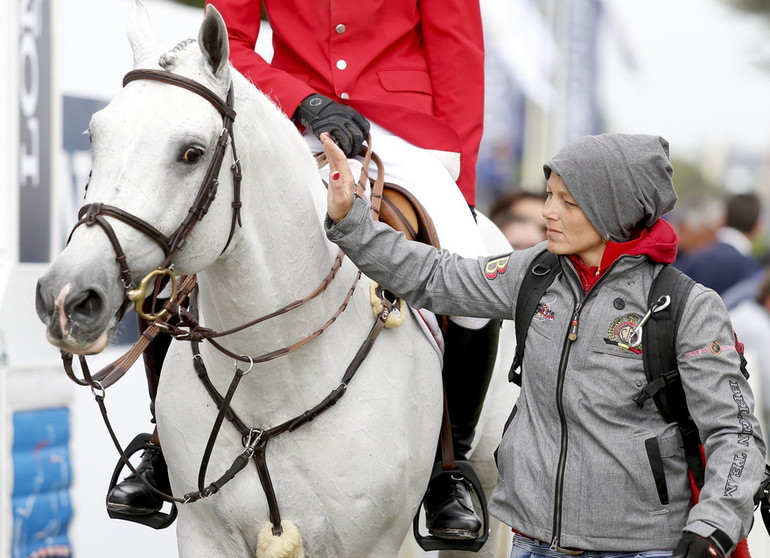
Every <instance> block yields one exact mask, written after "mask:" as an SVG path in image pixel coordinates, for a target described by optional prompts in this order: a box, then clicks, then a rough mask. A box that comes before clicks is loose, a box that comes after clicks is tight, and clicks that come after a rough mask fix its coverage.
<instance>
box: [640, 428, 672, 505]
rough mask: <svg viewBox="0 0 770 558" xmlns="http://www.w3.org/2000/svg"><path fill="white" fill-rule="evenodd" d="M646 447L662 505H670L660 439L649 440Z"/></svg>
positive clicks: (646, 441) (645, 444) (645, 443)
mask: <svg viewBox="0 0 770 558" xmlns="http://www.w3.org/2000/svg"><path fill="white" fill-rule="evenodd" d="M644 447H645V449H646V450H647V460H648V461H649V463H650V469H651V470H652V478H653V479H654V480H655V489H656V490H657V491H658V498H659V499H660V503H661V504H662V505H664V506H667V505H668V486H667V485H666V471H665V470H664V468H663V456H662V455H661V452H660V445H659V444H658V438H657V437H653V438H647V439H646V440H645V441H644Z"/></svg>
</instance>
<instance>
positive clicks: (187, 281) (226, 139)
mask: <svg viewBox="0 0 770 558" xmlns="http://www.w3.org/2000/svg"><path fill="white" fill-rule="evenodd" d="M138 79H149V80H155V81H161V82H164V83H169V84H172V85H175V86H179V87H183V88H185V89H187V90H189V91H191V92H193V93H195V94H197V95H200V96H201V97H203V98H204V99H206V100H207V101H209V102H210V103H211V104H212V105H213V106H214V107H215V108H216V109H217V110H218V111H219V112H220V114H221V115H222V121H223V129H222V132H221V133H220V135H219V138H218V140H217V145H216V149H215V151H214V154H213V156H212V160H211V163H210V164H209V167H208V169H207V171H206V175H205V177H204V179H203V182H202V184H201V186H200V189H199V191H198V194H197V196H196V198H195V200H194V202H193V204H192V206H191V207H190V209H189V210H188V215H187V217H186V218H185V219H184V221H183V222H182V223H181V224H180V225H179V226H178V227H177V229H176V230H175V231H174V232H173V233H172V234H171V235H168V236H167V235H165V234H164V233H162V232H161V231H159V230H158V229H157V228H155V227H154V226H152V225H151V224H149V223H147V222H146V221H144V220H143V219H141V218H139V217H136V216H135V215H132V214H131V213H128V212H126V211H124V210H122V209H120V208H117V207H114V206H111V205H107V204H101V203H92V204H87V205H85V206H84V207H82V208H81V210H80V212H79V215H78V219H79V220H78V222H77V223H76V224H75V226H74V227H73V231H72V232H74V230H75V229H76V228H77V227H79V226H81V225H83V224H85V225H86V226H94V225H98V226H99V227H101V228H102V229H103V231H104V232H105V234H106V235H107V237H108V239H109V241H110V243H111V245H112V247H113V250H114V251H115V254H116V261H117V262H118V265H119V268H120V280H121V282H122V283H123V285H124V288H125V291H126V296H127V297H128V298H129V299H130V300H133V301H134V303H135V305H136V310H137V313H139V314H140V315H141V316H142V317H144V318H145V319H147V320H148V322H149V324H148V327H147V328H146V329H145V330H144V331H143V332H142V335H141V337H140V338H139V340H138V341H137V342H136V343H135V344H134V345H133V346H132V347H131V349H129V351H128V352H127V353H125V354H124V355H123V356H122V357H120V358H119V359H117V360H116V361H114V362H113V363H111V364H109V365H107V366H106V367H105V368H103V369H102V370H100V371H99V372H97V373H96V374H93V375H92V374H91V373H90V371H89V369H88V365H87V363H86V359H85V357H84V356H82V355H81V356H80V357H79V360H80V366H81V369H82V372H83V378H82V379H81V378H78V377H77V375H76V374H75V372H74V369H73V362H72V361H73V355H72V354H70V353H66V352H64V351H62V360H63V364H64V368H65V371H66V373H67V375H68V376H69V377H70V379H71V380H72V381H74V382H75V383H77V384H79V385H83V386H86V385H87V386H90V387H91V391H92V393H93V395H94V397H95V399H96V401H97V404H98V405H99V409H100V411H101V414H102V418H103V420H104V422H105V425H106V427H107V430H108V432H109V434H110V437H111V439H112V441H113V444H114V445H115V448H116V449H117V451H118V453H119V454H120V456H121V460H122V461H123V463H124V464H125V465H126V466H128V468H129V469H130V470H131V472H132V473H133V474H134V475H135V476H136V477H137V478H138V479H140V480H141V481H142V482H143V483H144V484H145V485H146V486H147V487H148V488H150V489H151V490H152V491H153V492H155V493H157V494H160V495H161V496H162V497H163V498H164V499H166V500H167V501H169V502H172V505H173V503H180V504H184V503H190V502H194V501H197V500H199V499H202V498H207V497H209V496H211V495H213V494H216V493H217V492H218V491H219V490H220V489H221V488H222V486H224V485H225V484H226V483H227V482H229V481H230V480H231V479H232V478H234V477H235V475H236V474H237V473H238V472H240V471H241V470H242V469H244V468H245V467H246V465H247V464H248V462H249V460H250V459H253V460H254V462H255V465H256V468H257V473H258V476H259V479H260V483H261V485H262V487H263V490H264V492H265V495H266V498H267V502H268V509H269V515H270V521H271V523H272V532H273V535H275V536H279V535H280V534H281V533H282V527H281V516H280V511H279V509H278V502H277V498H276V496H275V491H274V489H273V485H272V481H271V479H270V473H269V471H268V467H267V462H266V456H265V454H266V449H267V443H268V441H269V440H270V439H272V438H274V437H276V436H278V435H280V434H283V433H284V432H292V431H294V430H296V429H297V428H299V427H301V426H303V425H304V424H306V423H308V422H310V421H312V420H313V419H314V418H316V417H317V416H318V415H320V414H321V413H323V412H324V411H325V410H327V409H329V408H330V407H331V406H333V405H335V404H336V403H337V401H338V400H339V399H340V398H341V397H342V396H343V395H344V394H345V393H346V392H347V386H348V384H349V383H350V381H351V380H352V379H353V377H354V376H355V374H356V372H357V371H358V369H359V368H360V366H361V364H362V363H363V361H364V359H365V358H366V357H367V356H368V354H369V352H370V351H371V348H372V346H373V344H374V342H375V340H376V339H377V337H378V335H379V334H380V332H381V331H382V329H383V328H384V326H385V321H386V320H387V317H388V315H389V314H390V311H391V310H392V308H393V303H391V302H390V301H389V300H388V299H387V298H386V297H385V296H384V295H382V296H381V297H380V298H381V302H382V311H381V312H380V313H379V314H378V315H377V317H376V319H375V322H374V325H373V326H372V327H371V329H370V331H369V333H368V335H367V337H366V339H365V340H364V341H363V343H362V344H361V346H360V347H359V349H358V351H357V352H356V354H355V356H354V357H353V359H352V360H351V362H350V363H349V364H348V366H347V368H346V369H345V372H344V374H343V376H342V379H341V380H340V383H339V384H338V385H337V387H335V388H334V389H333V390H332V391H331V392H330V393H329V394H328V395H327V396H326V397H325V398H324V399H323V400H322V401H321V402H319V403H318V404H317V405H315V406H314V407H312V408H311V409H309V410H306V411H305V412H303V413H302V414H300V415H297V416H296V417H294V418H292V419H289V420H287V421H285V422H283V423H281V424H279V425H276V426H273V427H270V428H265V429H263V428H254V427H249V426H247V425H246V424H245V423H244V422H243V421H242V420H241V419H240V418H239V417H238V416H237V415H236V413H235V412H234V411H233V410H232V408H231V407H230V403H231V401H232V399H233V397H234V395H235V392H236V390H237V388H238V385H239V383H240V381H241V379H242V378H243V376H245V375H247V374H249V373H250V372H251V370H252V367H253V365H254V364H256V363H261V362H267V361H270V360H273V359H275V358H278V357H280V356H284V355H287V354H289V353H291V352H293V351H296V350H297V349H299V348H300V347H303V346H304V345H306V344H307V343H309V342H310V341H312V340H313V339H315V338H316V337H318V336H319V335H321V334H322V333H323V332H324V331H325V330H326V329H327V328H328V327H329V326H331V324H332V323H333V322H334V321H335V320H336V319H337V318H338V317H339V316H340V314H342V312H344V311H345V309H346V308H347V306H348V303H349V301H350V299H351V298H352V296H353V293H354V291H355V288H356V285H357V283H358V281H359V279H360V278H361V272H360V271H358V272H357V273H356V276H355V278H354V281H353V284H352V286H351V287H350V289H349V290H348V292H347V293H346V295H345V297H344V299H343V301H342V303H341V304H340V306H339V307H338V309H337V310H336V312H335V313H334V314H333V315H332V316H331V317H330V318H329V319H328V320H327V321H326V322H325V323H324V324H323V325H322V326H321V327H320V328H318V329H317V330H315V331H314V332H312V333H311V334H309V335H307V336H306V337H304V338H302V339H300V340H299V341H297V342H295V343H293V344H291V345H289V346H287V347H283V348H281V349H277V350H274V351H270V352H267V353H264V354H262V355H259V356H255V357H250V356H244V355H239V354H236V353H233V352H231V351H230V350H228V349H226V348H225V347H223V346H222V345H221V344H220V343H219V342H217V341H215V340H214V339H215V338H217V337H223V336H227V335H231V334H233V333H236V332H238V331H242V330H244V329H246V328H249V327H252V326H254V325H256V324H258V323H261V322H264V321H267V320H269V319H271V318H274V317H276V316H279V315H282V314H285V313H287V312H289V311H291V310H294V309H296V308H299V307H300V306H302V305H303V304H305V303H306V302H308V301H309V300H312V299H313V298H315V297H316V296H318V295H319V294H321V293H322V292H324V291H325V290H326V288H327V287H328V286H329V284H331V282H332V281H333V280H334V278H335V276H336V274H337V272H338V271H339V269H340V268H341V267H342V260H343V259H344V254H343V253H342V251H341V250H340V251H339V252H338V253H337V256H336V257H335V260H334V263H333V265H332V268H331V269H330V270H329V272H328V273H327V275H326V276H325V277H324V278H323V279H322V280H321V283H320V284H319V285H318V286H317V287H316V288H315V289H314V290H313V291H312V292H311V293H310V294H308V295H307V296H305V297H304V298H301V299H298V300H295V301H293V302H291V303H289V304H287V305H285V306H283V307H281V308H279V309H278V310H275V311H273V312H271V313H269V314H266V315H264V316H262V317H260V318H257V319H255V320H252V321H250V322H247V323H245V324H243V325H240V326H237V327H234V328H232V329H229V330H226V331H221V332H215V331H212V330H210V329H208V328H204V327H202V326H201V325H200V324H199V322H198V319H197V279H196V277H195V276H194V275H189V276H184V277H183V278H182V281H181V284H180V285H179V287H178V288H177V283H176V276H175V275H174V274H173V272H172V271H171V267H172V264H171V262H172V260H173V257H174V256H175V255H176V253H177V252H178V251H179V250H181V249H182V248H183V247H184V244H185V243H186V241H187V238H188V237H189V236H190V234H191V233H192V231H193V229H194V227H195V226H196V225H197V223H198V222H200V221H201V220H202V219H203V217H204V216H205V215H206V213H207V212H208V209H209V207H210V205H211V203H212V202H213V200H214V198H215V196H216V192H217V188H218V185H219V181H218V176H219V172H220V169H221V165H222V161H223V159H224V155H225V151H226V149H227V145H228V143H230V144H231V146H232V151H233V160H234V163H233V165H232V166H231V172H232V174H233V202H232V209H233V215H232V220H231V226H230V233H229V236H228V239H227V242H226V243H225V247H224V248H223V249H222V253H223V252H224V251H225V250H226V249H227V247H228V246H229V245H230V242H231V241H232V239H233V236H234V233H235V227H236V225H238V226H240V225H241V219H240V209H241V206H242V203H241V199H240V188H241V179H242V174H241V166H240V161H239V160H238V158H237V155H236V150H235V139H234V136H233V134H232V125H233V121H234V119H235V111H234V109H233V106H232V105H233V89H232V87H230V89H229V90H228V93H227V100H226V101H225V102H223V101H222V100H221V98H220V97H219V96H218V95H217V94H216V93H214V92H213V91H211V90H210V89H208V88H206V87H205V86H203V85H201V84H199V83H197V82H195V81H193V80H190V79H188V78H185V77H182V76H179V75H176V74H171V73H168V72H162V71H158V70H134V71H132V72H129V73H128V74H127V75H126V76H125V78H124V80H123V85H124V86H125V85H127V84H128V83H130V82H131V81H134V80H138ZM368 140H369V142H368V143H369V147H368V148H367V151H366V153H365V157H364V166H363V168H362V171H361V177H360V180H359V183H358V185H357V186H356V193H357V194H358V195H363V192H364V189H365V184H366V182H367V181H368V176H367V169H368V167H369V164H370V161H374V162H375V164H376V166H377V169H378V173H377V179H376V181H375V182H374V184H373V186H372V204H371V205H372V216H373V218H375V219H377V217H378V215H379V207H380V202H381V200H382V189H383V176H384V173H383V171H382V162H381V161H380V160H379V158H378V157H377V155H376V154H374V153H373V152H372V150H371V138H368ZM105 217H112V218H115V219H118V220H120V221H122V222H124V223H126V224H128V225H129V226H131V227H133V228H134V229H136V230H138V231H140V232H142V233H143V234H145V235H146V236H148V237H149V238H151V239H152V240H153V241H155V242H156V243H157V244H158V245H159V246H160V247H161V249H162V250H163V253H164V256H165V257H164V260H163V263H162V264H161V265H160V266H159V268H157V269H155V270H153V271H151V272H150V273H149V274H148V275H147V276H146V277H145V278H144V279H143V280H142V281H141V282H140V288H139V289H134V290H131V287H132V286H133V281H132V277H131V271H130V268H129V266H128V263H127V261H126V255H125V252H124V251H123V249H122V247H121V245H120V242H119V240H118V238H117V235H116V234H115V232H114V229H113V228H112V226H111V225H110V223H109V222H108V221H107V219H106V218H105ZM71 236H72V233H70V238H71ZM156 275H161V276H162V275H168V276H170V277H171V280H172V282H173V287H174V288H173V291H172V296H171V298H170V299H169V300H167V301H165V302H164V303H163V307H162V310H161V311H159V312H157V313H155V314H145V313H144V310H143V305H144V302H145V297H146V293H145V289H146V287H147V283H148V282H149V280H150V279H153V278H154V277H155V276H156ZM158 285H159V283H158V281H157V280H156V295H157V291H158V290H159V286H158ZM187 304H190V308H189V309H188V308H187V307H186V305H187ZM174 318H177V323H175V324H172V323H170V320H172V319H174ZM184 328H187V329H184ZM161 330H163V331H165V332H167V333H168V334H169V335H171V336H172V337H174V338H175V339H177V340H180V341H190V344H191V349H192V352H193V366H194V367H195V370H196V373H197V375H198V377H199V379H200V381H201V383H202V384H203V386H204V387H205V389H206V391H207V392H208V394H209V396H210V397H211V398H212V400H213V401H214V403H215V404H216V406H217V408H218V414H217V417H216V419H215V421H214V424H213V426H212V429H211V433H210V435H209V439H208V441H207V444H206V448H205V450H204V454H203V457H202V459H201V464H200V468H199V475H198V490H197V491H194V492H190V493H188V494H185V495H184V497H182V498H178V497H175V496H173V495H170V494H165V493H163V492H162V491H159V490H157V489H156V488H155V487H153V486H151V485H150V484H148V483H147V482H146V481H145V480H144V479H143V478H142V476H141V475H140V474H139V473H138V472H137V470H136V469H135V467H134V466H133V465H132V464H131V462H130V460H129V456H127V455H126V453H125V451H124V450H123V448H122V445H121V444H120V442H119V440H118V439H117V436H116V435H115V432H114V430H113V428H112V425H111V422H110V420H109V417H108V413H107V408H106V406H105V404H104V399H105V396H106V388H108V387H109V386H111V385H113V384H114V383H115V382H117V381H118V380H119V379H120V378H122V377H123V375H125V373H126V372H127V371H128V370H129V369H130V368H131V366H132V365H133V364H134V363H135V362H136V360H137V359H138V358H139V356H140V355H141V354H142V353H143V351H144V350H145V349H146V348H147V346H148V345H149V344H150V343H151V342H152V341H153V339H154V338H155V336H156V335H157V334H158V332H160V331H161ZM204 340H206V341H208V342H209V343H211V345H212V346H213V347H214V348H215V349H216V350H218V351H219V352H221V353H223V354H225V355H227V356H229V357H231V358H233V359H235V360H236V361H241V362H248V363H250V366H249V368H248V369H247V370H246V371H244V370H242V369H241V368H239V367H238V366H237V365H236V371H235V374H234V376H233V379H232V381H231V383H230V386H229V388H228V390H227V392H226V394H225V396H222V395H221V394H220V393H219V392H218V391H217V390H216V388H215V387H214V385H213V384H212V383H211V380H210V378H209V376H208V371H207V370H206V367H205V364H204V363H203V358H202V356H201V353H200V350H199V342H200V341H204ZM225 418H227V419H228V420H229V421H230V422H231V423H232V424H233V425H234V427H235V428H236V429H237V430H238V431H239V432H240V433H241V436H242V443H243V445H244V451H243V452H241V453H240V454H239V455H238V456H237V457H236V458H235V460H234V461H233V463H232V465H231V466H230V468H229V469H228V470H227V471H226V472H225V473H224V475H222V476H221V477H220V478H219V479H217V480H216V481H214V482H212V483H210V484H209V485H208V486H205V484H206V483H205V477H206V472H207V469H208V464H209V460H210V457H211V454H212V452H213V449H214V445H215V443H216V440H217V438H218V435H219V432H220V429H221V426H222V423H223V422H224V419H225Z"/></svg>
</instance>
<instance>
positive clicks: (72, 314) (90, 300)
mask: <svg viewBox="0 0 770 558" xmlns="http://www.w3.org/2000/svg"><path fill="white" fill-rule="evenodd" d="M109 298H110V297H109V295H108V293H106V292H105V291H104V290H103V289H102V288H101V287H100V286H99V285H98V284H96V283H93V284H90V285H85V284H82V283H81V282H78V281H77V279H76V278H64V277H62V276H61V275H60V274H57V273H55V272H51V271H49V272H48V273H46V274H45V275H44V276H43V277H41V278H40V279H39V280H38V283H37V293H36V296H35V307H36V310H37V315H38V317H39V318H40V320H41V321H42V322H43V323H44V324H45V326H46V335H47V338H48V341H49V342H50V343H51V344H52V345H55V346H56V347H59V348H60V349H62V350H64V351H67V352H70V353H75V354H95V353H99V352H101V351H102V350H104V348H105V347H107V345H108V344H109V342H110V341H111V340H112V338H113V337H114V335H115V331H116V330H117V326H118V322H119V321H120V317H122V315H123V305H121V304H119V303H118V304H117V309H115V304H114V303H112V304H110V303H109Z"/></svg>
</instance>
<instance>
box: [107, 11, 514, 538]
mask: <svg viewBox="0 0 770 558" xmlns="http://www.w3.org/2000/svg"><path fill="white" fill-rule="evenodd" d="M207 5H212V6H214V7H216V9H217V10H218V11H219V12H220V13H221V14H222V16H223V18H224V20H225V23H226V25H227V29H228V35H229V46H230V61H231V62H232V64H233V66H234V67H235V68H236V69H237V70H238V71H240V73H242V74H243V75H244V76H245V77H246V78H247V79H248V80H250V81H251V82H252V83H254V85H255V86H256V87H257V88H259V89H260V90H261V91H262V92H264V93H265V95H267V96H269V97H270V99H272V100H273V102H275V104H276V105H277V106H278V107H279V108H280V109H281V110H282V111H283V112H284V113H285V114H286V116H287V117H288V118H290V119H291V120H292V121H294V122H295V123H296V125H297V127H298V128H299V130H300V131H301V132H302V133H303V134H304V137H305V140H306V141H307V143H308V145H309V146H310V149H311V150H312V151H313V152H314V153H319V152H321V151H323V148H322V146H321V143H320V141H319V136H320V135H321V134H322V133H327V134H329V135H330V136H331V137H332V138H333V140H334V141H335V142H336V143H337V144H338V145H339V146H340V148H341V149H342V151H343V152H344V153H345V156H346V157H349V158H355V157H357V156H359V154H360V153H361V151H362V148H363V147H364V143H365V142H366V140H367V137H371V144H372V147H373V149H374V151H375V152H376V153H377V155H379V157H380V158H381V160H382V161H383V162H384V168H385V176H384V179H385V181H386V182H391V183H395V184H398V185H400V186H402V187H404V188H405V189H406V190H408V191H409V192H411V193H412V194H413V195H414V196H415V197H416V198H417V199H418V200H419V202H421V204H422V205H423V206H424V207H425V209H426V210H427V211H428V213H429V214H430V215H431V217H432V219H433V222H434V225H435V228H436V231H437V233H438V237H439V241H440V243H441V245H442V246H445V247H447V248H449V249H451V250H453V251H456V252H458V253H461V254H464V255H466V256H469V257H476V256H479V255H482V254H485V253H486V248H485V246H484V244H483V242H482V238H481V234H480V232H479V230H478V228H477V226H476V222H475V219H474V217H475V215H474V213H473V208H474V206H475V187H476V160H477V157H478V150H479V142H480V140H481V136H482V128H483V114H484V44H483V32H482V24H481V14H480V8H479V2H478V0H421V1H420V2H415V1H414V0H392V1H390V2H361V1H359V0H265V1H264V2H262V1H261V0H209V1H208V2H207ZM263 8H264V10H265V12H266V14H267V16H268V19H269V22H270V26H271V28H272V32H273V56H272V60H270V61H267V60H265V59H263V58H262V57H261V56H260V55H259V54H257V53H256V52H255V51H254V47H255V45H256V41H257V37H258V35H259V32H260V26H261V23H262V21H261V16H262V10H263ZM359 159H360V158H359ZM354 164H358V165H359V167H360V162H358V163H354ZM325 170H326V173H327V174H328V168H327V169H325ZM368 171H369V172H370V173H374V172H376V167H375V166H374V165H373V166H372V168H371V169H368ZM322 174H323V171H322ZM319 187H320V186H319ZM445 322H446V329H445V332H444V336H445V347H446V350H445V354H444V368H443V380H444V384H445V390H446V394H447V400H448V405H449V410H450V417H451V424H452V441H453V445H454V451H455V458H456V459H463V460H464V459H466V456H467V454H468V452H469V451H470V448H471V443H472V441H473V437H474V433H475V427H476V424H477V422H478V419H479V416H480V413H481V405H482V403H483V401H484V396H485V394H486V390H487V387H488V385H489V380H490V377H491V372H492V369H493V366H494V362H495V352H496V349H497V342H498V338H499V331H500V322H499V320H488V319H478V318H467V317H454V316H450V317H449V318H448V319H447V320H445ZM160 360H162V358H161V359H160ZM156 368H157V369H158V370H160V366H159V365H158V366H156ZM151 453H152V455H151V454H150V452H146V454H145V458H143V461H142V464H141V471H142V472H143V476H146V477H147V478H150V479H154V478H155V477H157V476H161V475H156V474H154V473H153V471H154V470H160V471H165V464H164V463H163V459H162V454H161V453H160V451H155V452H151ZM425 502H426V517H427V527H428V530H429V531H430V533H431V534H433V535H434V536H437V537H443V538H448V539H468V538H475V537H476V534H477V533H478V531H479V530H480V528H481V520H480V519H479V517H478V515H477V514H476V512H475V511H474V509H473V505H472V501H471V497H470V492H469V484H468V482H467V481H466V479H464V478H463V477H462V475H452V476H448V475H443V476H441V477H439V478H438V479H437V481H436V482H434V483H432V484H431V486H429V487H428V491H427V494H426V498H425ZM161 504H162V501H161V500H160V499H159V497H158V496H157V495H155V494H154V493H153V492H152V491H150V490H149V489H148V488H147V487H145V486H144V485H143V484H142V483H141V481H140V480H139V479H136V478H132V477H129V478H127V479H126V480H125V481H123V482H122V483H121V484H119V485H118V486H116V487H115V489H114V490H113V491H112V492H111V493H110V494H109V496H108V507H109V506H111V505H112V506H115V507H119V508H120V509H122V510H124V511H126V510H136V512H137V513H153V512H154V510H156V509H160V506H161Z"/></svg>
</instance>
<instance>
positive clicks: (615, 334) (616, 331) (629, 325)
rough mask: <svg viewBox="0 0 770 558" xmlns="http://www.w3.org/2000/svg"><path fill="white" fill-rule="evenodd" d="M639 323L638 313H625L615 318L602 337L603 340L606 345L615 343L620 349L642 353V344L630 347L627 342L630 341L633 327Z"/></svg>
mask: <svg viewBox="0 0 770 558" xmlns="http://www.w3.org/2000/svg"><path fill="white" fill-rule="evenodd" d="M638 323H639V315H638V314H636V313H631V314H626V315H625V316H620V317H619V318H616V319H615V320H614V321H613V322H612V323H611V324H610V327H609V328H608V329H607V337H605V338H604V342H605V343H607V344H608V345H615V346H616V347H618V348H620V349H624V350H626V351H630V352H632V353H635V354H637V355H638V354H641V353H642V345H637V346H636V347H631V346H630V345H629V342H630V341H631V334H632V333H633V331H634V328H635V327H636V325H637V324H638Z"/></svg>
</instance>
